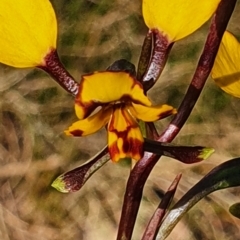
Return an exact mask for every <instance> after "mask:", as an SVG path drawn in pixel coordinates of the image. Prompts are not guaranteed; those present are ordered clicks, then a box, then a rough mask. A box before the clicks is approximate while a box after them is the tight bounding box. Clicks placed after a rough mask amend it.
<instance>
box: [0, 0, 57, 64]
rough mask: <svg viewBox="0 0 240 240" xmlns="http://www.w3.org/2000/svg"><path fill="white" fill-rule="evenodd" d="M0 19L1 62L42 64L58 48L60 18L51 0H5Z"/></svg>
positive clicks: (1, 4)
mask: <svg viewBox="0 0 240 240" xmlns="http://www.w3.org/2000/svg"><path fill="white" fill-rule="evenodd" d="M0 23H1V24H0V36H1V37H0V62H1V63H4V64H6V65H10V66H13V67H18V68H25V67H36V66H42V65H44V64H45V60H44V58H45V57H46V56H47V55H48V54H49V53H50V52H51V51H52V50H54V49H56V39H57V21H56V16H55V12H54V10H53V8H52V5H51V3H50V2H49V0H34V1H32V0H21V1H16V0H1V1H0Z"/></svg>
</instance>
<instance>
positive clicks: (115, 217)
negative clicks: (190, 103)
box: [0, 0, 240, 240]
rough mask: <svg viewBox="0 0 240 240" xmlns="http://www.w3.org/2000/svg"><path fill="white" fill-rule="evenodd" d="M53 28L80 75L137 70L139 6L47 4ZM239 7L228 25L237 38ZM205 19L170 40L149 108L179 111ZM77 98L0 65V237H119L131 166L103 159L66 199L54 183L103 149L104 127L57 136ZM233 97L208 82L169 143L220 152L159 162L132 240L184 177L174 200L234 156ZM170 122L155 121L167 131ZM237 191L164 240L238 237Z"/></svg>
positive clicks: (38, 76)
mask: <svg viewBox="0 0 240 240" xmlns="http://www.w3.org/2000/svg"><path fill="white" fill-rule="evenodd" d="M51 2H52V4H53V6H54V9H55V11H56V15H57V18H58V23H59V37H58V52H59V55H60V57H61V59H62V61H63V63H64V64H65V66H66V68H67V69H68V70H69V72H70V73H71V74H72V75H73V76H74V77H75V78H76V79H77V80H79V79H80V76H81V75H82V74H84V73H89V72H93V71H96V70H104V69H105V68H106V67H108V66H109V65H110V64H111V63H112V62H114V61H115V60H117V59H120V58H126V59H127V60H129V61H131V62H133V63H134V64H135V65H137V61H138V57H139V54H140V50H141V45H142V42H143V39H144V35H145V34H146V32H147V28H146V27H145V25H144V22H143V19H142V16H141V1H127V0H114V1H107V0H102V1H98V0H86V1H75V0H69V1H64V0H53V1H51ZM239 16H240V5H239V4H238V5H237V8H236V10H235V12H234V14H233V17H232V20H231V23H230V24H229V27H228V29H229V30H230V31H232V32H233V33H235V34H236V36H238V37H240V25H239ZM208 26H209V23H207V24H205V25H204V26H203V27H202V28H201V29H200V30H198V31H197V32H195V33H194V34H192V35H191V36H190V37H188V38H186V39H183V40H182V41H180V42H179V43H177V44H175V46H174V47H173V49H172V52H171V54H170V57H169V61H168V63H167V65H166V68H165V70H164V72H163V74H162V76H161V79H160V80H159V81H158V83H157V84H156V86H155V87H154V88H153V89H152V90H151V91H150V96H151V98H152V99H153V101H154V102H155V103H168V104H172V105H174V106H176V107H177V106H178V105H179V104H180V102H181V99H182V98H183V96H184V93H185V91H186V88H187V85H188V83H189V82H190V80H191V76H192V75H193V71H194V68H195V66H196V64H197V60H198V57H199V54H200V53H201V49H202V46H203V43H204V40H205V36H206V33H207V30H208ZM73 104H74V99H73V98H72V97H71V96H70V95H69V94H67V93H66V92H64V91H63V90H62V89H61V88H60V87H59V86H58V85H57V84H56V83H55V82H54V81H52V80H51V79H50V77H49V76H47V75H46V74H45V73H43V72H41V71H40V70H34V69H21V70H17V69H13V68H10V67H6V66H4V65H1V66H0V166H1V167H0V239H2V240H13V239H14V240H45V239H46V240H48V239H49V240H50V239H51V240H61V239H65V240H73V239H74V240H75V239H81V240H92V239H98V240H101V239H115V237H116V232H117V226H118V221H119V218H120V213H121V204H122V199H123V194H124V188H125V185H126V181H127V177H128V174H129V169H128V168H127V167H124V166H121V165H119V164H113V163H111V162H109V163H107V164H106V165H105V166H104V167H103V168H102V169H101V170H99V171H98V172H97V173H96V174H95V175H94V176H93V177H92V178H91V179H90V180H89V181H88V182H87V184H86V185H85V186H84V187H83V188H82V189H81V191H79V192H77V193H73V194H62V193H59V192H57V191H56V190H54V189H53V188H51V187H50V185H51V182H52V181H53V180H54V179H55V178H56V177H57V176H58V175H59V174H61V173H63V172H65V171H67V170H70V169H72V168H74V167H76V166H78V165H80V164H82V163H84V162H85V161H86V160H87V159H89V158H90V157H91V156H93V155H94V154H95V153H96V152H98V151H99V149H100V148H101V147H103V146H104V145H105V143H106V142H105V137H106V133H105V131H104V130H102V131H100V132H98V133H96V134H94V135H93V136H89V137H85V138H75V139H74V138H69V137H66V136H65V135H64V134H63V131H64V129H66V128H67V127H68V126H69V125H70V124H71V123H72V122H73V121H74V120H76V117H75V113H74V109H73ZM239 104H240V102H239V99H235V98H233V97H230V96H228V95H226V94H225V93H223V92H222V91H221V90H219V89H218V88H217V87H216V86H215V85H214V83H213V82H212V80H211V79H209V81H208V83H207V85H206V88H205V90H204V92H203V94H202V95H201V97H200V99H199V101H198V103H197V106H196V108H195V109H194V111H193V113H192V115H191V117H190V118H189V120H188V122H187V124H186V125H185V126H184V128H183V129H182V131H181V132H180V134H179V136H178V137H177V138H176V140H175V143H178V144H189V145H194V144H197V145H205V146H211V147H213V148H215V150H216V153H215V154H214V155H213V156H212V157H211V158H210V159H209V160H207V161H206V162H204V163H200V164H196V165H194V166H186V165H183V164H181V163H178V162H176V161H174V160H173V159H170V158H162V159H161V161H159V163H158V164H157V166H156V167H155V169H154V171H153V172H152V174H151V176H150V178H149V181H148V182H147V184H146V187H145V191H144V196H143V201H142V205H141V209H140V213H139V216H138V220H137V224H136V227H135V232H134V237H133V239H140V236H141V235H142V232H143V229H144V227H145V226H146V224H147V222H148V219H149V218H150V216H151V215H152V213H153V211H154V209H155V207H156V206H157V204H158V202H159V198H158V197H157V195H156V194H155V193H154V190H153V189H161V190H163V191H164V190H166V189H167V187H168V186H169V184H170V182H171V181H172V179H173V178H174V177H175V175H176V174H177V173H179V172H182V173H183V178H182V180H181V182H180V186H179V189H178V191H177V193H176V199H178V198H179V197H180V196H181V195H182V194H183V193H184V192H186V191H187V189H189V188H190V187H191V186H192V185H193V184H194V183H196V182H197V181H198V180H199V179H200V178H201V177H202V176H203V175H204V174H206V173H207V172H208V171H209V170H210V169H212V168H213V167H214V166H216V165H217V164H219V163H221V162H223V161H226V160H228V159H230V158H233V157H236V156H239V155H240V150H239V137H240V135H239V133H240V121H239V120H240V112H239ZM168 122H169V119H166V120H163V121H160V122H158V123H157V126H158V129H159V130H160V131H161V129H164V127H165V126H166V125H167V124H168ZM238 200H239V189H237V188H236V189H231V190H225V191H222V192H218V193H214V194H212V195H211V196H209V197H208V198H206V199H205V200H203V201H201V202H200V203H198V204H197V206H196V207H194V208H193V209H192V210H191V211H190V213H189V214H188V215H187V216H186V217H185V218H184V219H183V220H182V221H181V223H179V224H178V226H177V227H176V229H175V231H174V232H173V233H172V234H171V235H170V237H169V238H168V239H174V240H178V239H179V240H180V239H191V240H192V239H197V240H201V239H204V240H205V239H209V240H213V239H218V240H226V239H228V240H230V239H232V240H236V239H239V238H240V237H239V236H240V229H239V224H240V221H239V220H237V219H236V218H234V217H232V216H230V215H229V214H228V207H229V206H230V205H231V204H233V203H235V202H236V201H238Z"/></svg>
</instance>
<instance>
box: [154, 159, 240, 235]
mask: <svg viewBox="0 0 240 240" xmlns="http://www.w3.org/2000/svg"><path fill="white" fill-rule="evenodd" d="M236 186H240V158H235V159H232V160H229V161H227V162H224V163H222V164H221V165H219V166H217V167H215V168H214V169H213V170H212V171H210V172H209V173H208V174H207V175H206V176H205V177H204V178H202V179H201V180H200V181H199V182H198V183H197V184H196V185H194V186H193V187H192V188H191V189H190V190H189V191H188V192H187V193H186V194H185V195H184V196H183V197H182V198H181V199H180V200H179V201H178V202H177V203H176V204H175V205H174V206H173V207H172V209H171V210H170V211H169V213H168V214H167V216H166V217H165V219H164V221H163V222H162V225H161V227H160V231H159V233H158V235H157V238H156V239H158V240H163V239H165V238H166V237H167V236H168V235H169V234H170V232H171V231H172V229H173V228H174V227H175V225H176V224H177V223H178V222H179V220H180V219H181V218H182V217H183V216H184V214H185V213H187V212H188V211H189V209H190V208H191V207H192V206H194V205H195V204H196V203H197V202H198V201H199V200H201V199H202V198H203V197H205V196H207V195H208V194H210V193H212V192H214V191H217V190H221V189H224V188H230V187H236Z"/></svg>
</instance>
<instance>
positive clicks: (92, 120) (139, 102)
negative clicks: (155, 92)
mask: <svg viewBox="0 0 240 240" xmlns="http://www.w3.org/2000/svg"><path fill="white" fill-rule="evenodd" d="M98 107H101V109H100V110H99V111H98V112H97V113H94V111H95V110H96V108H98ZM75 111H76V115H77V117H78V118H79V119H80V120H79V121H77V122H75V123H73V125H72V126H70V127H69V129H68V130H66V131H65V133H66V134H67V135H72V136H85V135H88V134H92V133H94V132H96V131H98V130H99V129H101V128H102V127H103V126H105V125H107V131H108V149H109V153H110V156H111V159H112V160H113V161H115V162H117V161H118V160H119V159H121V158H125V157H130V158H133V159H135V160H139V159H140V158H141V157H142V155H143V142H144V140H143V136H142V134H141V130H140V128H139V126H138V121H137V119H139V120H142V121H145V122H152V121H156V120H158V119H161V118H163V117H167V116H169V115H171V114H174V113H176V110H175V109H174V108H173V107H171V106H168V105H161V106H154V107H153V106H152V104H151V101H150V100H149V98H148V97H147V96H145V95H144V91H143V88H142V85H141V84H140V83H139V82H138V81H137V80H136V79H134V78H133V77H132V76H130V74H129V73H126V72H111V71H106V72H96V73H94V74H91V75H85V76H83V78H82V80H81V82H80V85H79V91H78V95H77V97H76V100H75Z"/></svg>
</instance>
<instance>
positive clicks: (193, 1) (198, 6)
mask: <svg viewBox="0 0 240 240" xmlns="http://www.w3.org/2000/svg"><path fill="white" fill-rule="evenodd" d="M219 2H220V0H211V1H209V0H202V1H199V0H171V1H169V0H143V5H142V11H143V17H144V20H145V23H146V25H147V26H148V28H149V29H158V31H159V32H161V33H162V35H166V37H167V38H168V40H169V41H170V42H175V41H177V40H179V39H181V38H184V37H186V36H187V35H189V34H191V33H192V32H194V31H195V30H197V29H198V28H199V27H200V26H202V25H203V24H204V23H205V22H206V21H207V20H208V19H209V18H210V17H211V16H212V14H213V13H214V12H215V10H216V8H217V6H218V4H219Z"/></svg>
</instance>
